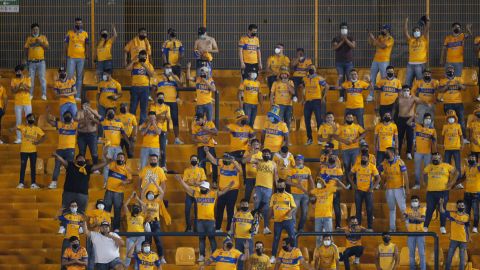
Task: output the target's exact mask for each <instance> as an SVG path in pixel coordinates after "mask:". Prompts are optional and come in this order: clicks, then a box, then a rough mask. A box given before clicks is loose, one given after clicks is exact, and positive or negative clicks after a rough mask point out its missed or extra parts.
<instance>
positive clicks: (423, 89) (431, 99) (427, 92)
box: [412, 79, 439, 104]
mask: <svg viewBox="0 0 480 270" xmlns="http://www.w3.org/2000/svg"><path fill="white" fill-rule="evenodd" d="M438 85H439V82H438V80H435V79H431V80H430V81H429V82H426V81H424V80H416V81H415V82H414V83H413V87H412V95H415V96H417V97H418V98H420V99H421V100H422V101H424V102H426V103H428V104H434V103H435V91H436V90H437V88H438Z"/></svg>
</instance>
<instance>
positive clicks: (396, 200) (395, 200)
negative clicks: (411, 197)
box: [385, 188, 407, 231]
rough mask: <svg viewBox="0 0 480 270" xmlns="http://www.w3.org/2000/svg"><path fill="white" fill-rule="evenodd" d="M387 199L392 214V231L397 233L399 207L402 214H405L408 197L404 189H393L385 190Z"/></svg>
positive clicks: (390, 216) (390, 217)
mask: <svg viewBox="0 0 480 270" xmlns="http://www.w3.org/2000/svg"><path fill="white" fill-rule="evenodd" d="M385 197H386V199H387V205H388V210H389V212H390V215H389V220H390V230H391V231H395V230H396V229H397V228H396V219H397V205H398V208H400V213H401V214H402V216H403V214H404V213H405V209H406V208H407V205H406V195H405V190H403V188H391V189H387V190H385Z"/></svg>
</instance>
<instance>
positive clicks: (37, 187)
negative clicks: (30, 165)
mask: <svg viewBox="0 0 480 270" xmlns="http://www.w3.org/2000/svg"><path fill="white" fill-rule="evenodd" d="M39 188H40V187H39V186H38V185H37V184H35V183H33V184H31V185H30V189H39Z"/></svg>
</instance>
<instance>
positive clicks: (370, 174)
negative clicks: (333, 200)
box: [350, 154, 380, 231]
mask: <svg viewBox="0 0 480 270" xmlns="http://www.w3.org/2000/svg"><path fill="white" fill-rule="evenodd" d="M353 179H356V183H354V182H353ZM379 183H380V175H379V174H378V170H377V168H376V167H375V165H373V164H371V163H369V159H368V156H366V155H363V154H362V159H361V162H360V166H358V165H355V166H353V168H352V169H351V171H350V184H351V185H352V187H353V190H355V209H356V212H357V213H356V214H357V220H358V223H359V224H362V216H363V215H362V204H363V202H365V208H366V210H367V211H366V212H367V231H373V188H374V187H376V186H378V185H379Z"/></svg>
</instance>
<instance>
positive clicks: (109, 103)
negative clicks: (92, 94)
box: [97, 79, 122, 108]
mask: <svg viewBox="0 0 480 270" xmlns="http://www.w3.org/2000/svg"><path fill="white" fill-rule="evenodd" d="M97 91H98V93H99V94H100V97H99V99H98V102H99V103H100V105H102V106H103V107H105V108H116V107H117V102H116V101H115V100H112V99H109V97H111V96H116V95H120V94H122V86H121V85H120V83H119V82H117V81H116V80H114V79H110V80H109V81H101V82H99V83H98V90H97Z"/></svg>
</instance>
